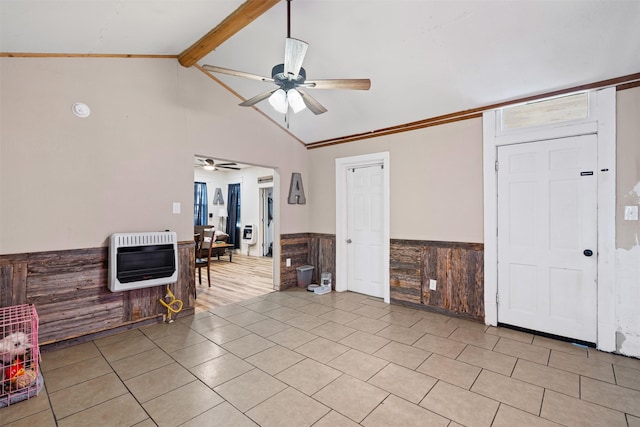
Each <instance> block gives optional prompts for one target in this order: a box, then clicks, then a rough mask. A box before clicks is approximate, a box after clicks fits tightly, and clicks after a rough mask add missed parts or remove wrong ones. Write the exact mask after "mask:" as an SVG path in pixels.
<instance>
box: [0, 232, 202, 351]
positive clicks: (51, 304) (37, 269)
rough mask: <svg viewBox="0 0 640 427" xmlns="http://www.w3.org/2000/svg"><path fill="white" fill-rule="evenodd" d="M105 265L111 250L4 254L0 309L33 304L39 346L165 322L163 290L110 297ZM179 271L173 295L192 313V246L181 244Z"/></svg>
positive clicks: (0, 271) (0, 262)
mask: <svg viewBox="0 0 640 427" xmlns="http://www.w3.org/2000/svg"><path fill="white" fill-rule="evenodd" d="M107 261H108V248H91V249H78V250H66V251H51V252H34V253H28V254H16V255H1V256H0V306H2V307H5V306H9V305H17V304H34V305H35V307H36V310H37V312H38V317H39V320H40V327H39V343H40V344H47V343H53V342H59V341H63V340H67V339H74V338H77V337H79V336H83V335H89V334H95V333H100V332H105V331H109V330H113V329H116V328H119V327H127V326H134V325H135V324H136V323H141V322H148V321H152V320H154V319H156V320H159V319H161V317H162V314H163V313H166V309H165V308H164V307H163V306H162V305H160V303H159V299H160V298H162V297H163V296H164V295H165V291H166V288H165V286H155V287H151V288H143V289H135V290H131V291H123V292H111V291H109V289H108V287H107V276H108V264H107ZM178 271H179V277H178V283H177V284H175V285H172V286H171V291H172V292H173V293H174V295H175V296H176V298H177V299H179V300H182V301H183V304H184V305H183V313H181V315H184V314H189V313H193V308H194V304H195V298H194V291H195V280H194V275H193V271H194V245H193V242H181V243H179V244H178Z"/></svg>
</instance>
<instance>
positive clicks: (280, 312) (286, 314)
mask: <svg viewBox="0 0 640 427" xmlns="http://www.w3.org/2000/svg"><path fill="white" fill-rule="evenodd" d="M262 314H264V315H265V316H269V317H271V318H272V319H276V320H279V321H281V322H284V321H286V320H289V319H293V318H294V317H298V316H302V315H303V314H304V313H303V312H301V311H298V310H295V309H293V308H290V307H283V308H278V309H275V310H270V311H265V312H264V313H262Z"/></svg>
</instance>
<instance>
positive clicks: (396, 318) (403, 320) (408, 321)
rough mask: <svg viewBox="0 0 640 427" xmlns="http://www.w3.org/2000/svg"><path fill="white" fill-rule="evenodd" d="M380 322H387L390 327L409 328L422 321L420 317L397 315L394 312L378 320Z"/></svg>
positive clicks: (405, 314) (397, 313)
mask: <svg viewBox="0 0 640 427" xmlns="http://www.w3.org/2000/svg"><path fill="white" fill-rule="evenodd" d="M380 320H381V321H383V322H387V323H389V324H391V325H396V326H403V327H405V328H410V327H411V326H413V325H415V324H416V323H418V322H419V321H421V320H423V319H422V317H420V316H416V315H415V314H407V313H399V312H396V311H390V312H389V313H388V314H387V315H385V316H382V317H381V318H380Z"/></svg>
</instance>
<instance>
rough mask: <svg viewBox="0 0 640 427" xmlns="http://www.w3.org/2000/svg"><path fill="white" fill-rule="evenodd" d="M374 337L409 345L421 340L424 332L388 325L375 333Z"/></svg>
mask: <svg viewBox="0 0 640 427" xmlns="http://www.w3.org/2000/svg"><path fill="white" fill-rule="evenodd" d="M376 335H377V336H379V337H383V338H386V339H389V340H394V341H397V342H400V343H402V344H406V345H411V344H413V343H414V342H416V341H418V340H419V339H420V338H422V336H423V335H424V332H421V331H418V330H415V329H411V328H407V327H404V326H398V325H389V326H387V327H386V328H384V329H383V330H381V331H380V332H378V333H376Z"/></svg>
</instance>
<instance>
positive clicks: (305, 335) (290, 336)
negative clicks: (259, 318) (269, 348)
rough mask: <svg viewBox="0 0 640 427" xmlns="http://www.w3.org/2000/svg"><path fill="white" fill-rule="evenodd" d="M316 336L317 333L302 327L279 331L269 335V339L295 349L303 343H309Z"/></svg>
mask: <svg viewBox="0 0 640 427" xmlns="http://www.w3.org/2000/svg"><path fill="white" fill-rule="evenodd" d="M316 338H317V336H316V335H314V334H312V333H309V332H307V331H303V330H302V329H298V328H290V329H287V330H286V331H282V332H278V333H277V334H274V335H271V336H270V337H269V340H270V341H273V342H275V343H277V344H280V345H281V346H283V347H287V348H289V349H295V348H297V347H300V346H301V345H303V344H306V343H308V342H309V341H313V340H314V339H316Z"/></svg>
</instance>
